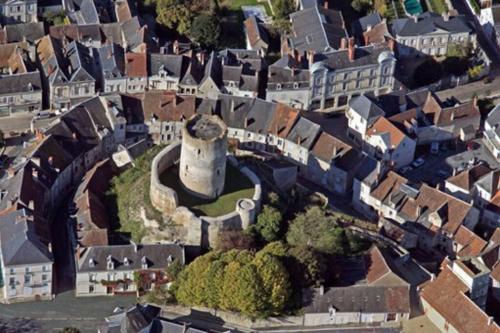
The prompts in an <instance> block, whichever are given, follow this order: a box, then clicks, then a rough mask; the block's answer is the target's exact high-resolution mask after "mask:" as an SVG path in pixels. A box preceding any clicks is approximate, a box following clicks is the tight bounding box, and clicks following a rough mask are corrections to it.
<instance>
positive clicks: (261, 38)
mask: <svg viewBox="0 0 500 333" xmlns="http://www.w3.org/2000/svg"><path fill="white" fill-rule="evenodd" d="M244 24H245V31H246V34H247V37H248V41H249V42H250V46H252V47H258V46H260V45H257V44H258V43H259V42H261V43H263V44H264V45H263V46H267V45H268V44H269V37H268V36H267V33H266V31H265V30H264V29H262V27H261V26H260V24H259V21H258V19H257V17H255V16H250V17H249V18H247V19H246V20H245V22H244Z"/></svg>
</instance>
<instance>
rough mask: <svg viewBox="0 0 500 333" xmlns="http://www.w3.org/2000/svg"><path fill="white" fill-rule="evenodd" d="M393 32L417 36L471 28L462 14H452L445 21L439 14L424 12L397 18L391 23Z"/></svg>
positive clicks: (399, 34) (465, 30) (403, 35)
mask: <svg viewBox="0 0 500 333" xmlns="http://www.w3.org/2000/svg"><path fill="white" fill-rule="evenodd" d="M392 29H393V33H394V35H397V36H402V37H406V36H419V35H425V34H429V33H432V32H435V31H440V30H444V31H446V32H449V33H467V32H468V33H471V32H473V28H472V27H471V25H470V24H469V23H468V21H467V18H466V17H465V16H463V15H459V16H452V17H450V18H449V20H448V21H445V20H444V18H443V17H442V16H441V15H438V14H435V13H431V12H426V13H424V14H421V15H419V16H418V17H417V22H415V19H413V18H407V19H397V20H396V21H395V23H394V24H393V28H392Z"/></svg>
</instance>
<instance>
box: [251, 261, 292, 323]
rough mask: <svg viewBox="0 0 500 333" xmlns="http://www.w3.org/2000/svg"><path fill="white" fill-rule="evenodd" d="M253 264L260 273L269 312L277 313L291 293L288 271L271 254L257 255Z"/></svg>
mask: <svg viewBox="0 0 500 333" xmlns="http://www.w3.org/2000/svg"><path fill="white" fill-rule="evenodd" d="M254 264H255V266H256V267H257V271H258V273H259V275H260V278H261V280H262V284H263V288H264V289H263V290H264V292H265V293H266V299H267V301H268V305H267V306H268V310H269V312H270V314H279V313H280V312H281V311H283V309H284V308H285V306H286V304H287V301H288V300H289V298H290V295H291V285H290V278H289V275H288V271H287V270H286V268H285V266H284V265H283V263H282V262H281V261H280V259H279V258H278V257H275V256H273V255H271V254H264V255H262V256H257V257H256V258H255V259H254Z"/></svg>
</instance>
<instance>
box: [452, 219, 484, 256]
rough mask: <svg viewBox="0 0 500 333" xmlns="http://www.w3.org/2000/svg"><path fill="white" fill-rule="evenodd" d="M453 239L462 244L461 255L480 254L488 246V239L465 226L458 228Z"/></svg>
mask: <svg viewBox="0 0 500 333" xmlns="http://www.w3.org/2000/svg"><path fill="white" fill-rule="evenodd" d="M453 240H454V241H455V242H456V243H458V244H460V246H462V249H460V251H458V255H459V256H460V257H467V256H473V257H476V256H478V255H479V254H480V253H481V251H482V250H483V249H484V248H485V247H486V244H487V243H486V241H485V240H484V239H482V238H481V237H479V236H478V235H476V234H475V233H474V232H472V231H471V230H469V229H468V228H466V227H464V226H460V227H459V228H458V231H457V233H456V234H455V237H454V238H453Z"/></svg>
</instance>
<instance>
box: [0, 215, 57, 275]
mask: <svg viewBox="0 0 500 333" xmlns="http://www.w3.org/2000/svg"><path fill="white" fill-rule="evenodd" d="M34 229H35V226H34V225H33V222H32V221H30V217H29V215H28V213H27V211H26V210H24V209H21V210H17V211H14V212H12V213H9V214H6V215H4V216H2V223H1V224H0V246H1V251H2V259H3V263H4V264H5V265H6V266H10V265H30V264H50V263H52V254H51V253H50V252H49V250H48V248H47V246H46V245H45V244H43V243H42V242H41V241H40V240H39V239H38V236H37V235H36V234H35V230H34Z"/></svg>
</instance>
